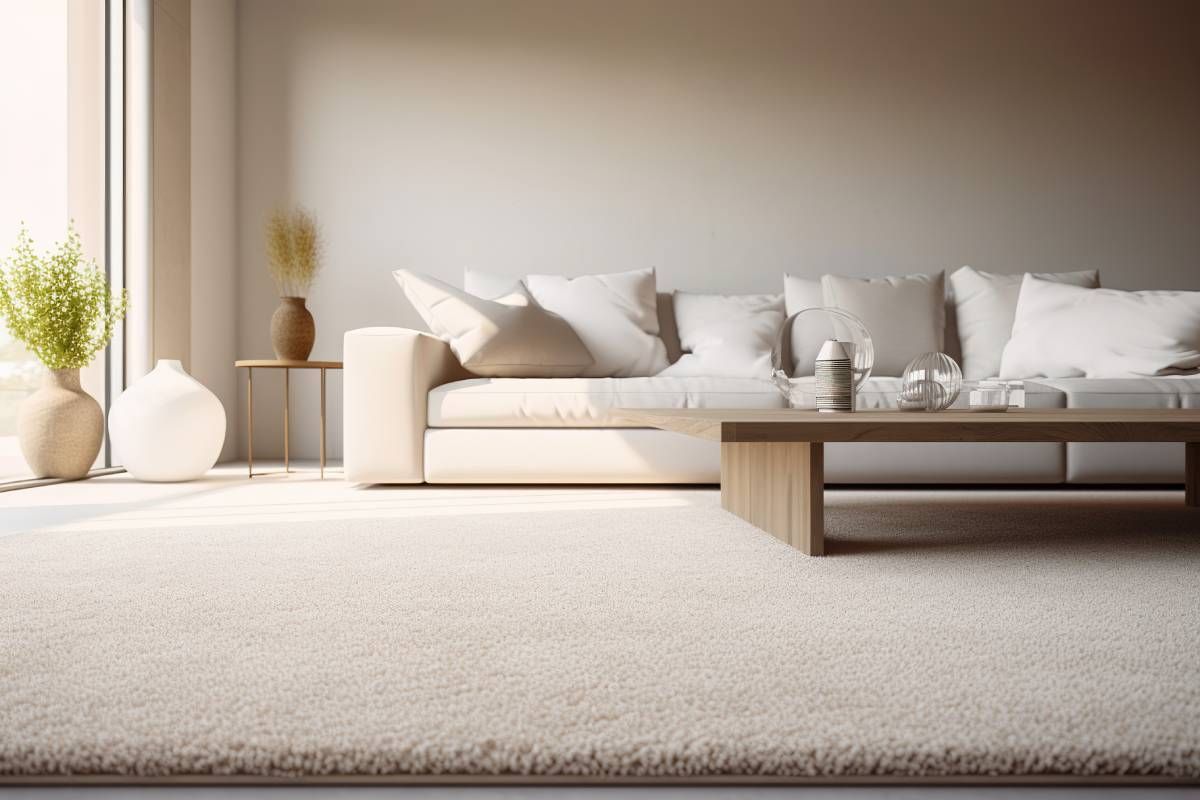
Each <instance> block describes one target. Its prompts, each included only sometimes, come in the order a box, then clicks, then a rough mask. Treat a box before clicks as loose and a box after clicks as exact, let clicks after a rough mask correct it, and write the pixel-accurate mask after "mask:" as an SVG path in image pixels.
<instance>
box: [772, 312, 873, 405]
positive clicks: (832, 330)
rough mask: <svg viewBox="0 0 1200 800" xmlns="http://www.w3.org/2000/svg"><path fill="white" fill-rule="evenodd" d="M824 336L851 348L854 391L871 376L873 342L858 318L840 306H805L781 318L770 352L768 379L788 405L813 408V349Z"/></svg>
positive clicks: (821, 343)
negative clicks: (769, 377)
mask: <svg viewBox="0 0 1200 800" xmlns="http://www.w3.org/2000/svg"><path fill="white" fill-rule="evenodd" d="M828 339H837V340H838V341H839V342H842V343H843V344H844V345H848V346H849V348H850V349H851V350H852V351H853V359H852V364H851V370H852V373H853V376H854V391H855V392H857V391H858V388H859V387H860V386H862V385H863V383H864V382H865V381H866V380H867V378H869V377H871V369H872V368H873V367H874V366H875V345H874V344H873V343H872V341H871V332H870V331H869V330H867V326H866V325H865V324H864V323H863V321H862V320H861V319H859V318H858V317H856V316H854V315H853V314H851V313H850V312H849V311H844V310H842V309H840V308H826V307H816V308H805V309H801V310H800V311H797V312H796V313H795V314H792V315H791V316H790V317H788V318H787V319H786V320H784V323H783V327H782V328H780V330H779V339H778V340H777V341H776V342H775V349H774V351H773V352H772V353H771V380H772V382H773V383H774V384H775V387H776V388H777V389H779V391H780V393H781V394H782V395H783V396H784V397H785V398H786V399H787V402H788V405H789V406H791V407H792V408H816V407H817V394H816V378H815V377H814V371H815V366H816V363H815V362H816V358H817V352H818V351H820V349H821V345H823V344H824V343H825V341H826V340H828Z"/></svg>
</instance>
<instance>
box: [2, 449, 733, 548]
mask: <svg viewBox="0 0 1200 800" xmlns="http://www.w3.org/2000/svg"><path fill="white" fill-rule="evenodd" d="M308 466H309V465H307V464H301V465H300V467H301V468H302V469H307V468H308ZM715 503H716V491H715V490H714V489H713V488H711V487H700V488H689V487H654V486H647V487H628V486H622V487H603V486H599V487H579V486H564V487H551V486H517V487H513V486H469V487H462V486H427V485H417V486H359V485H355V484H351V483H347V482H346V481H344V480H342V479H341V477H340V475H339V474H338V473H336V472H334V473H332V474H327V476H326V478H325V479H324V480H321V479H320V478H319V477H318V476H317V474H316V473H315V472H309V471H303V472H293V473H291V474H287V475H285V474H283V473H272V474H268V475H264V476H256V477H255V478H254V479H253V480H249V479H247V478H246V473H245V466H244V465H228V466H225V465H223V466H219V467H217V468H216V469H214V470H212V472H210V473H209V474H208V475H207V476H206V477H205V478H203V479H201V480H198V481H192V482H189V483H141V482H139V481H136V480H134V479H133V478H131V477H129V476H128V475H124V474H121V475H111V476H106V477H102V478H93V479H92V480H88V481H80V482H78V483H68V484H59V485H55V486H48V487H42V488H38V489H32V490H24V491H19V492H9V493H6V494H2V495H0V534H4V533H17V532H21V531H28V530H112V529H129V528H153V527H158V526H162V525H172V526H203V525H223V524H227V523H230V522H287V521H298V522H299V521H304V522H307V521H312V520H321V519H372V518H404V517H418V516H420V517H427V516H458V515H467V514H512V513H521V512H528V511H562V510H578V509H613V508H663V507H671V506H687V505H697V504H703V505H711V504H715Z"/></svg>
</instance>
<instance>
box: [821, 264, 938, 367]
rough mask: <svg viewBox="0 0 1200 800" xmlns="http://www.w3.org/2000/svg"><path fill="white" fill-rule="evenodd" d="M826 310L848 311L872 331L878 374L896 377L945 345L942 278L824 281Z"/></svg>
mask: <svg viewBox="0 0 1200 800" xmlns="http://www.w3.org/2000/svg"><path fill="white" fill-rule="evenodd" d="M821 289H822V291H823V292H824V295H825V305H827V306H833V307H835V308H841V309H845V310H846V311H849V312H850V313H851V314H853V315H854V316H856V317H858V318H859V319H861V320H862V321H863V323H864V324H866V326H867V330H868V331H870V332H871V341H872V343H873V344H874V345H875V366H874V368H873V370H872V374H873V375H880V376H885V375H886V376H892V377H897V376H900V375H903V374H904V368H905V367H907V366H908V362H910V361H912V360H913V358H915V357H916V356H919V355H920V354H921V353H928V352H935V351H940V350H941V349H942V347H943V343H944V340H945V328H946V289H945V281H944V278H943V276H942V273H940V272H939V273H937V274H936V275H902V276H891V277H886V278H847V277H843V276H841V275H825V276H823V277H822V278H821Z"/></svg>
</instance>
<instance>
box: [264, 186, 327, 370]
mask: <svg viewBox="0 0 1200 800" xmlns="http://www.w3.org/2000/svg"><path fill="white" fill-rule="evenodd" d="M267 263H268V265H269V267H270V271H271V277H272V278H274V280H275V286H276V287H277V288H278V289H279V307H278V308H276V309H275V313H274V314H272V315H271V346H272V347H273V348H274V350H275V357H276V358H278V359H280V360H285V361H307V360H308V356H309V354H310V353H312V349H313V343H314V342H315V341H316V338H317V325H316V322H315V321H314V320H313V316H312V313H311V312H310V311H309V310H308V308H307V306H306V304H305V303H306V298H307V296H308V292H309V290H310V289H311V288H312V284H313V281H314V280H315V279H316V277H317V271H318V270H319V269H320V267H321V240H320V235H319V232H318V230H317V222H316V220H315V219H314V218H313V216H312V215H311V214H309V213H308V212H307V211H305V210H304V209H296V210H294V211H291V212H283V211H276V212H275V213H274V214H272V215H271V218H270V220H268V222H267Z"/></svg>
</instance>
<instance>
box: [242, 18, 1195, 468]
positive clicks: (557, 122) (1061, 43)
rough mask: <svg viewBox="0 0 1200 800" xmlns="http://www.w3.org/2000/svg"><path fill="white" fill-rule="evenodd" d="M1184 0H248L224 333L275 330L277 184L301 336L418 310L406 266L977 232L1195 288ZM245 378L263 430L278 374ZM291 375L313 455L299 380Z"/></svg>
mask: <svg viewBox="0 0 1200 800" xmlns="http://www.w3.org/2000/svg"><path fill="white" fill-rule="evenodd" d="M1198 9H1200V6H1197V5H1196V4H1194V3H1186V2H1184V3H1178V4H1176V3H1171V2H1158V3H1145V4H1138V3H1128V2H1122V1H1121V0H1113V1H1112V2H1090V1H1086V0H1042V1H1040V2H1032V1H1030V0H1018V1H1017V2H1009V0H995V1H994V2H986V1H985V0H976V1H975V2H969V3H964V2H957V1H956V0H908V1H906V2H896V0H852V1H851V2H844V3H828V2H819V1H818V0H750V1H748V2H742V3H735V2H725V1H724V0H605V1H604V2H598V1H597V2H582V1H581V2H557V1H556V0H503V2H483V1H482V0H342V1H340V2H335V1H334V0H326V1H324V2H322V1H321V0H242V2H240V3H239V5H238V64H239V68H238V158H239V164H240V170H239V179H238V187H237V193H238V202H239V209H240V211H239V220H240V228H239V236H238V263H239V272H238V290H239V333H238V350H239V355H241V356H243V357H251V356H269V355H270V353H271V348H270V342H269V338H268V321H269V316H270V313H271V310H272V308H273V307H274V304H275V301H274V293H273V290H272V286H271V284H270V281H269V280H268V278H267V276H266V273H265V269H264V264H263V256H262V243H261V222H262V220H263V219H264V217H265V216H266V214H267V213H268V212H269V210H270V208H271V207H272V206H273V205H275V204H277V203H288V202H298V203H303V204H306V205H308V206H309V207H311V208H312V209H314V210H315V211H316V212H317V214H318V215H319V217H320V219H321V221H322V223H323V225H324V232H325V234H326V239H327V242H328V265H327V268H326V272H325V274H324V275H323V276H322V277H321V279H320V281H319V283H318V285H317V287H316V290H315V293H314V296H313V298H312V301H311V307H312V309H313V312H314V314H315V316H316V319H317V331H318V334H317V345H316V349H315V351H314V354H313V356H314V357H315V358H338V357H340V353H341V337H342V333H343V332H344V331H345V330H347V329H350V328H354V327H358V326H363V325H379V324H399V325H416V324H417V319H416V317H415V315H414V314H413V313H412V312H411V311H410V310H409V309H407V308H406V307H405V304H404V302H403V301H402V298H401V295H400V293H399V291H398V290H397V289H396V287H395V286H394V285H393V283H392V280H391V278H390V276H389V274H388V273H389V271H390V270H391V269H394V268H396V267H400V266H404V267H410V268H413V269H419V270H424V271H427V272H430V273H432V274H434V275H437V276H439V277H442V278H444V279H447V280H453V281H457V280H459V276H460V274H461V271H462V269H463V267H465V266H468V265H471V266H475V267H480V268H488V269H493V270H497V271H505V272H510V273H514V274H520V273H523V272H526V271H530V270H544V271H562V272H566V273H581V272H586V271H595V270H620V269H627V268H632V267H640V266H645V265H653V266H655V267H657V268H658V270H659V275H660V286H661V287H666V288H678V287H686V288H689V289H696V290H711V291H768V290H779V289H780V288H781V278H780V276H781V275H782V273H783V272H785V271H797V272H805V273H811V274H820V273H822V272H825V271H838V272H848V273H863V274H883V273H902V272H910V271H930V270H941V269H946V270H949V269H953V268H956V267H958V266H960V265H962V264H964V263H970V264H973V265H975V266H977V267H980V268H983V269H990V270H1000V271H1020V270H1026V269H1036V270H1057V269H1079V268H1084V267H1097V268H1099V269H1100V271H1101V275H1102V278H1103V279H1104V281H1105V282H1106V283H1107V284H1109V285H1112V286H1118V287H1166V286H1177V287H1190V288H1200V265H1198V264H1197V256H1196V254H1197V252H1200V147H1198V146H1197V142H1200V59H1197V58H1196V55H1195V53H1196V50H1195V42H1196V40H1197V35H1198V34H1200V22H1198V20H1200V11H1198ZM263 383H264V384H265V383H266V381H264V382H263ZM257 388H258V387H256V389H257ZM331 389H332V390H333V392H332V395H333V396H332V397H331V414H332V417H331V419H332V420H334V422H333V424H332V427H331V444H332V453H333V454H334V456H337V455H338V454H339V453H340V425H339V424H338V422H337V421H338V420H340V397H338V395H339V394H340V382H336V381H335V382H334V383H333V384H332V385H331ZM256 399H261V400H260V402H261V404H260V410H259V412H258V414H257V415H256V420H255V429H256V436H257V443H258V447H259V452H265V451H266V450H267V449H268V448H272V449H275V450H278V443H279V434H278V430H279V426H278V422H277V420H278V416H279V413H278V408H277V403H278V400H277V396H272V395H271V394H270V393H269V392H268V391H267V390H266V387H265V386H264V389H263V392H262V394H259V392H257V391H256ZM293 400H294V416H293V419H294V420H296V424H297V425H303V426H305V427H304V428H303V429H302V430H299V431H298V432H297V431H294V434H295V438H294V439H293V442H294V445H295V446H296V448H297V451H299V452H301V453H302V454H305V455H309V456H312V455H313V454H314V453H315V450H316V444H315V443H316V437H315V428H316V394H315V388H313V387H310V386H308V384H302V385H301V386H299V387H297V388H296V389H295V391H294V398H293ZM243 445H244V440H243ZM294 452H295V451H294Z"/></svg>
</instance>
